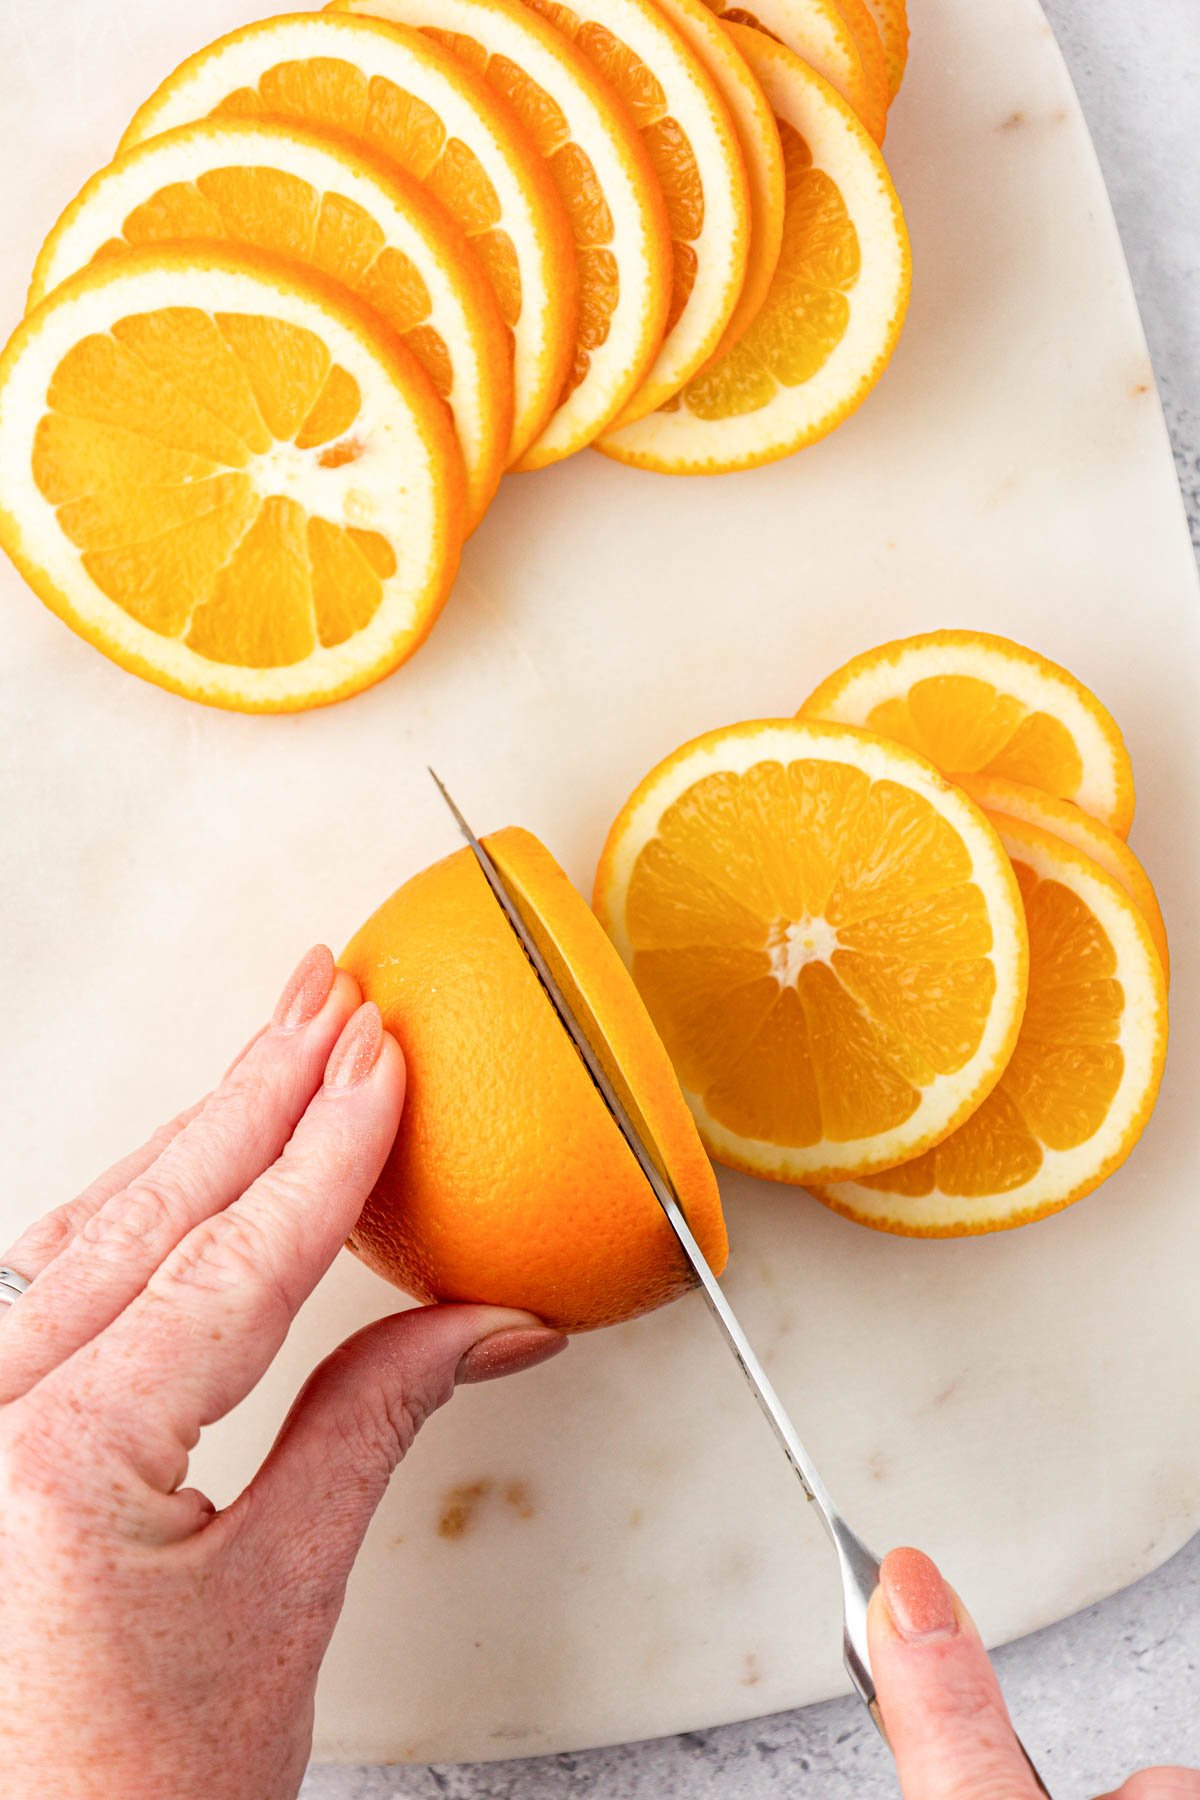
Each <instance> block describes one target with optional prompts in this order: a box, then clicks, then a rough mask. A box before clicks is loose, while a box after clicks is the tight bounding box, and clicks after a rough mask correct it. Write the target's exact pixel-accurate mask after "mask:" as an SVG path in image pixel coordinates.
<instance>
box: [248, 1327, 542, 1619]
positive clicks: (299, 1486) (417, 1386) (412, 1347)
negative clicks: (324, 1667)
mask: <svg viewBox="0 0 1200 1800" xmlns="http://www.w3.org/2000/svg"><path fill="white" fill-rule="evenodd" d="M566 1346H567V1338H566V1336H565V1335H564V1333H562V1332H561V1331H554V1330H552V1329H551V1328H550V1327H548V1326H546V1325H543V1324H542V1322H541V1320H540V1319H537V1318H535V1317H534V1316H533V1314H532V1313H527V1312H517V1311H515V1310H513V1309H511V1308H508V1307H504V1308H501V1307H494V1306H423V1307H416V1308H414V1309H413V1310H412V1311H411V1312H403V1313H396V1314H394V1315H393V1316H392V1317H391V1318H387V1319H377V1320H376V1321H375V1323H374V1324H373V1325H368V1326H366V1327H365V1328H364V1329H363V1330H362V1331H359V1332H356V1333H355V1335H354V1336H353V1337H351V1338H347V1340H346V1342H345V1343H344V1344H342V1345H341V1346H340V1347H339V1348H338V1349H337V1350H335V1351H334V1352H333V1354H332V1356H328V1357H326V1359H325V1361H324V1362H323V1363H321V1364H319V1365H318V1367H317V1368H316V1369H315V1370H314V1371H313V1373H312V1375H310V1376H309V1378H308V1380H307V1381H306V1382H305V1384H304V1386H303V1388H302V1389H301V1390H300V1393H299V1396H298V1397H297V1399H296V1402H295V1404H294V1406H293V1407H292V1410H291V1412H290V1413H289V1414H288V1416H287V1418H286V1420H285V1421H284V1424H283V1428H282V1430H281V1431H280V1433H279V1436H278V1437H277V1438H276V1440H275V1444H274V1446H273V1448H272V1450H271V1452H270V1454H269V1456H268V1457H267V1460H266V1462H265V1463H264V1464H263V1466H262V1468H261V1469H260V1470H259V1472H258V1474H257V1475H256V1476H255V1478H254V1480H253V1481H252V1482H251V1483H250V1486H249V1487H248V1488H247V1489H246V1491H245V1492H244V1493H243V1494H242V1495H241V1497H240V1499H239V1500H237V1501H236V1502H235V1504H234V1506H233V1507H232V1508H231V1509H230V1514H229V1515H227V1516H228V1517H229V1522H230V1524H236V1525H237V1526H238V1527H239V1530H238V1536H239V1537H240V1538H241V1539H242V1541H243V1544H244V1545H245V1547H246V1548H247V1549H248V1551H249V1553H250V1554H251V1555H252V1557H254V1558H255V1559H256V1560H258V1559H261V1561H262V1562H266V1563H267V1564H269V1565H271V1566H272V1567H274V1568H275V1570H276V1571H277V1573H278V1574H279V1575H280V1576H281V1577H282V1578H283V1579H289V1580H291V1581H296V1582H298V1583H299V1584H300V1586H301V1588H302V1589H304V1590H305V1591H306V1593H307V1595H308V1596H310V1597H315V1596H314V1594H313V1590H314V1587H315V1588H317V1589H319V1590H320V1591H321V1593H322V1594H323V1595H324V1596H325V1598H326V1600H327V1601H328V1602H329V1603H331V1604H332V1607H333V1613H334V1616H336V1612H337V1611H338V1610H340V1607H341V1599H342V1593H343V1590H344V1588H345V1584H346V1580H347V1577H348V1576H349V1573H350V1568H351V1565H352V1564H353V1562H354V1558H355V1556H356V1555H357V1553H358V1548H359V1545H360V1544H361V1543H362V1540H363V1536H364V1534H365V1532H366V1529H367V1526H368V1525H369V1524H370V1522H371V1517H372V1515H373V1513H374V1512H375V1509H376V1507H377V1506H378V1505H379V1502H380V1500H381V1499H382V1498H383V1495H384V1492H385V1490H386V1488H387V1485H388V1481H389V1479H390V1478H391V1475H392V1473H393V1472H394V1470H395V1469H396V1466H397V1464H398V1463H400V1461H401V1460H402V1459H403V1457H404V1456H405V1455H406V1453H407V1451H408V1448H409V1445H410V1444H411V1443H412V1441H413V1439H414V1438H415V1437H416V1435H417V1432H418V1431H419V1430H420V1429H421V1426H422V1425H423V1424H424V1422H425V1420H426V1419H427V1418H428V1417H429V1415H430V1413H432V1412H436V1410H437V1408H438V1407H439V1406H443V1405H445V1403H446V1401H447V1400H449V1398H450V1396H451V1394H452V1393H453V1392H454V1389H455V1387H456V1385H458V1384H460V1383H462V1384H465V1383H468V1382H476V1381H490V1380H492V1379H493V1378H494V1377H496V1376H499V1375H509V1374H515V1373H517V1372H518V1371H519V1370H521V1369H528V1368H532V1367H533V1366H534V1365H535V1364H536V1363H539V1362H545V1361H546V1359H547V1358H548V1357H551V1356H556V1355H557V1354H558V1352H559V1351H560V1350H565V1349H566ZM239 1515H240V1516H239ZM260 1566H261V1563H260ZM320 1610H325V1609H324V1608H321V1609H320ZM332 1622H333V1621H332V1618H331V1619H330V1627H331V1628H332Z"/></svg>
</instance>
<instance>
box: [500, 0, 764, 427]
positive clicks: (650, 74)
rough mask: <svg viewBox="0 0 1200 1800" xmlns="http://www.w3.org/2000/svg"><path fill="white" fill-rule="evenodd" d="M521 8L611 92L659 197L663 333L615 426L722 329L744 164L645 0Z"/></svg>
mask: <svg viewBox="0 0 1200 1800" xmlns="http://www.w3.org/2000/svg"><path fill="white" fill-rule="evenodd" d="M528 4H529V5H530V6H531V7H532V8H533V10H534V11H535V12H538V13H541V14H542V16H543V17H544V18H547V19H549V20H550V21H551V23H552V24H553V25H555V26H556V27H557V29H558V30H559V31H561V32H562V33H563V35H564V36H565V37H567V38H569V39H570V40H571V41H572V42H573V43H574V45H575V47H576V48H577V49H578V50H581V51H582V52H583V54H584V55H585V56H586V57H587V58H588V60H589V62H591V64H592V66H593V67H594V68H595V69H596V70H597V72H598V73H599V74H600V75H602V76H603V77H604V79H605V80H606V81H608V82H609V83H610V84H611V85H612V87H613V88H615V90H616V91H617V93H618V94H619V95H620V96H621V99H622V100H623V101H624V102H625V105H626V107H627V108H628V110H629V113H630V115H631V116H632V118H633V120H634V123H635V124H636V125H637V128H638V130H639V131H640V132H641V135H642V142H643V144H644V145H645V147H646V151H647V153H648V155H649V157H650V161H651V163H652V164H653V166H654V171H655V174H656V175H657V177H658V181H659V186H660V187H661V189H662V193H663V196H664V199H665V200H666V206H667V218H668V220H669V223H670V231H671V247H672V252H673V256H674V270H673V282H672V292H671V304H670V309H669V311H668V313H667V323H666V331H665V334H664V336H663V341H662V344H661V346H660V347H659V351H658V355H657V356H656V357H655V359H654V361H653V363H652V364H651V366H650V370H649V373H648V374H647V375H646V377H645V378H644V380H643V381H642V382H641V384H640V385H639V387H638V388H637V390H636V392H635V393H634V395H633V397H632V399H630V400H628V401H626V403H625V405H624V407H623V408H622V410H621V412H620V414H619V415H618V420H617V422H618V424H619V423H620V422H621V421H623V420H629V419H635V418H640V417H641V416H642V414H643V413H647V412H650V411H652V410H653V408H654V407H656V406H658V405H660V404H661V402H662V401H664V400H666V399H667V398H668V397H669V396H670V395H671V394H673V393H675V392H676V391H677V390H678V389H679V388H680V387H682V385H683V383H684V382H685V381H686V380H687V379H688V377H689V376H690V375H692V374H693V373H694V372H695V370H696V369H698V368H699V367H700V366H701V364H702V363H704V362H706V361H707V359H708V358H709V357H710V356H711V355H712V353H713V351H714V350H715V349H716V347H717V345H718V344H719V343H720V341H721V338H722V337H723V336H724V333H725V330H726V327H727V326H728V324H729V321H730V319H731V318H732V316H733V313H734V309H735V307H736V306H737V301H738V296H739V294H740V293H741V290H742V283H743V281H744V278H745V274H746V264H747V260H748V257H749V250H750V190H749V184H748V181H747V177H746V167H745V164H744V163H743V161H742V153H741V151H740V149H739V148H738V140H737V133H736V132H735V130H734V127H733V121H732V119H731V118H730V115H729V111H728V109H727V107H726V105H725V102H724V101H723V100H722V98H721V94H720V91H719V89H718V87H717V85H716V83H715V82H714V80H713V78H712V77H711V76H710V75H709V73H708V71H707V69H706V68H705V66H704V64H703V63H702V62H701V60H700V59H699V57H697V56H696V55H695V53H694V52H693V51H692V50H691V49H690V48H689V47H688V45H687V43H686V42H685V41H684V39H683V38H682V37H681V36H680V34H679V33H678V32H677V31H676V30H674V28H673V27H672V26H671V25H670V24H669V23H668V21H667V19H666V18H665V17H664V16H663V14H662V13H661V12H660V11H659V9H658V7H657V6H656V5H655V4H654V0H573V4H572V5H570V6H566V5H563V4H562V3H561V0H528Z"/></svg>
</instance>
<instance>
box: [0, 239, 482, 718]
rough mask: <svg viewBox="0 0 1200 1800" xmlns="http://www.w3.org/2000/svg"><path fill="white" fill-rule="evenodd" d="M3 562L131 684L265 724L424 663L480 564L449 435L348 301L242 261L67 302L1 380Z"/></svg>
mask: <svg viewBox="0 0 1200 1800" xmlns="http://www.w3.org/2000/svg"><path fill="white" fill-rule="evenodd" d="M0 494H3V502H2V505H0V544H2V545H3V547H4V549H5V550H7V552H8V554H9V555H10V556H11V557H12V559H13V561H14V562H15V563H16V565H17V567H18V569H19V570H20V571H21V573H22V574H23V575H24V576H25V579H26V580H27V581H28V582H29V584H30V586H31V587H32V588H33V589H34V592H35V593H37V594H38V595H39V596H40V598H41V599H42V600H44V601H45V603H46V605H47V606H48V607H49V608H50V609H51V611H52V612H55V613H57V614H58V616H59V617H60V618H62V619H64V620H65V621H66V623H67V624H68V625H70V626H71V628H72V629H73V630H74V631H76V632H78V633H79V635H80V636H81V637H84V638H86V639H87V640H88V641H89V643H92V644H94V645H95V646H96V648H97V649H98V650H102V651H103V652H104V654H105V655H106V656H108V657H111V658H112V660H113V661H114V662H116V663H119V664H120V665H121V666H122V668H126V669H131V670H132V671H133V672H134V673H135V674H138V675H142V676H145V677H146V678H147V680H150V681H155V682H158V683H159V685H160V686H162V687H165V688H170V689H172V690H173V691H174V692H175V693H179V694H186V695H187V696H188V697H189V698H190V699H193V700H202V701H205V702H207V703H208V704H209V705H212V706H225V707H233V708H236V709H238V710H240V711H243V712H289V711H295V710H297V709H298V708H300V707H305V706H318V705H323V704H325V703H326V702H328V701H330V700H339V699H341V698H342V697H343V696H344V695H346V694H352V693H356V692H357V691H358V690H359V689H360V688H364V687H366V686H368V684H369V683H371V682H373V681H378V680H379V678H380V676H382V675H386V674H387V673H388V672H389V671H390V670H391V669H394V668H395V667H396V666H397V664H398V663H401V662H403V661H404V660H405V658H406V657H408V656H411V655H412V653H413V651H414V650H416V648H417V647H418V645H419V644H420V643H421V642H422V640H423V639H424V637H425V636H426V634H427V633H428V631H429V630H430V628H431V626H432V625H433V622H434V620H435V619H436V617H437V614H438V611H439V610H440V608H441V605H442V602H443V601H444V599H445V597H446V594H447V592H448V591H449V587H450V583H451V581H452V579H453V576H454V570H455V567H456V565H457V562H458V555H459V549H460V545H461V540H462V530H463V519H464V507H465V483H464V479H463V467H462V456H461V453H460V451H459V448H458V444H457V442H456V440H455V437H454V432H453V427H452V426H451V423H450V418H449V414H448V412H447V410H446V407H445V406H444V404H443V403H442V401H441V400H440V399H439V398H438V396H437V393H436V392H435V390H434V388H433V386H432V384H431V383H430V381H429V378H428V376H427V375H426V374H425V371H424V370H423V369H422V368H421V366H420V364H419V363H418V362H417V360H416V358H415V357H414V356H413V355H412V353H411V352H410V351H409V350H407V349H406V348H405V347H404V345H403V344H402V343H401V342H400V340H399V339H398V338H397V337H396V335H395V333H394V332H392V331H391V330H389V329H387V328H385V327H384V326H382V325H381V324H380V323H379V321H378V320H377V318H376V317H375V315H374V313H372V312H371V311H370V310H369V309H368V308H367V307H365V306H363V305H362V304H361V302H358V301H356V300H354V299H353V298H352V297H351V296H350V295H349V294H347V292H346V291H345V289H343V288H339V287H337V286H336V285H335V284H334V283H332V282H328V281H325V280H324V279H323V278H321V277H318V276H315V275H312V274H308V273H306V274H301V272H300V271H299V270H297V269H296V268H294V267H293V266H291V265H289V264H286V263H272V262H268V261H267V260H266V259H265V258H261V257H260V258H257V259H251V258H249V257H245V256H243V257H238V256H235V255H234V254H232V253H231V252H228V251H224V250H221V249H218V248H215V247H213V248H207V247H205V246H196V247H194V248H189V249H188V250H186V251H185V250H182V249H171V248H159V249H157V250H133V251H130V252H129V253H128V255H121V256H114V257H110V258H106V259H105V260H104V261H102V262H100V263H97V264H95V265H94V266H93V267H91V268H89V269H85V270H84V271H83V273H82V274H80V275H76V276H74V277H72V278H71V279H70V280H69V281H66V282H64V283H63V284H62V285H61V286H60V287H57V288H56V289H55V290H54V292H53V293H52V294H51V295H50V297H49V298H48V299H47V300H46V301H44V302H43V304H42V305H41V306H39V307H38V308H37V309H36V311H34V312H32V313H30V314H29V316H28V318H26V319H25V321H24V322H23V323H22V324H21V325H20V326H19V327H18V329H17V332H16V334H15V336H14V337H13V339H12V341H11V342H10V344H9V345H8V348H7V350H6V351H5V353H4V356H3V359H2V360H0Z"/></svg>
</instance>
